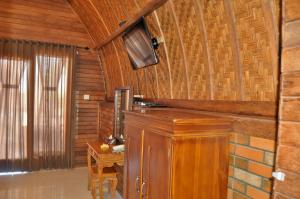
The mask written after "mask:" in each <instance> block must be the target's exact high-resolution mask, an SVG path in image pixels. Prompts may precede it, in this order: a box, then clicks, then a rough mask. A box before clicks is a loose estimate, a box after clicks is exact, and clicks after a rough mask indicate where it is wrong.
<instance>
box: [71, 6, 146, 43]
mask: <svg viewBox="0 0 300 199" xmlns="http://www.w3.org/2000/svg"><path fill="white" fill-rule="evenodd" d="M68 2H69V3H70V5H71V6H72V8H73V10H74V11H75V12H76V13H77V14H78V16H79V18H80V19H81V21H82V23H83V24H84V25H85V26H86V28H87V30H88V32H89V33H90V36H91V38H92V40H93V42H94V44H95V45H96V44H98V43H100V42H101V41H102V40H103V39H104V38H106V37H108V36H109V34H111V33H112V32H114V31H115V30H116V29H117V28H118V27H119V23H120V22H122V21H125V20H127V19H128V18H129V17H130V16H132V15H133V14H134V13H136V12H137V11H138V9H139V6H143V5H144V4H145V3H146V2H143V1H141V0H140V1H139V2H138V1H136V0H101V1H100V0H68Z"/></svg>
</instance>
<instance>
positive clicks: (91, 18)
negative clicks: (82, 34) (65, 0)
mask: <svg viewBox="0 0 300 199" xmlns="http://www.w3.org/2000/svg"><path fill="white" fill-rule="evenodd" d="M69 3H70V5H71V6H72V7H73V9H74V10H75V11H76V13H77V14H78V15H79V16H80V18H81V21H82V22H83V23H84V25H85V26H86V28H87V30H88V31H89V33H90V35H91V36H92V37H93V39H94V40H95V41H96V42H100V41H101V39H103V38H104V37H106V36H107V35H108V33H107V32H106V31H105V29H104V24H103V22H102V21H101V19H100V18H99V17H98V15H97V13H96V10H95V9H94V7H93V5H92V4H91V3H90V2H89V1H81V0H69Z"/></svg>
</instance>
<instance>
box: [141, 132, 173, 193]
mask: <svg viewBox="0 0 300 199" xmlns="http://www.w3.org/2000/svg"><path fill="white" fill-rule="evenodd" d="M170 141H171V140H170V138H168V137H165V136H162V135H160V134H156V133H153V132H147V131H146V132H145V139H144V150H143V151H144V157H143V182H142V186H141V194H142V198H143V199H146V198H149V199H167V198H169V177H170V168H171V167H170V157H171V142H170Z"/></svg>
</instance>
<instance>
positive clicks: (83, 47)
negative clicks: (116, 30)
mask: <svg viewBox="0 0 300 199" xmlns="http://www.w3.org/2000/svg"><path fill="white" fill-rule="evenodd" d="M0 40H7V41H13V42H17V41H23V42H32V43H44V44H54V45H65V46H74V47H76V48H79V49H84V50H91V48H90V47H88V46H77V45H71V44H62V43H51V42H46V41H35V40H26V39H12V38H1V37H0Z"/></svg>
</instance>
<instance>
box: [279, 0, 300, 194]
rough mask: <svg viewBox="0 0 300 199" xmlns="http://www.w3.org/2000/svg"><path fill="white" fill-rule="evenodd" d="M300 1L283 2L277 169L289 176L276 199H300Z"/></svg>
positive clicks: (280, 187)
mask: <svg viewBox="0 0 300 199" xmlns="http://www.w3.org/2000/svg"><path fill="white" fill-rule="evenodd" d="M299 10H300V1H299V0H284V1H283V19H282V22H283V24H282V45H283V49H282V65H281V71H282V75H281V76H282V78H281V79H282V82H281V92H280V116H279V117H280V121H279V135H278V138H279V139H278V148H277V158H276V170H277V171H282V172H284V173H285V174H286V179H285V181H283V182H281V181H277V180H276V181H275V185H274V190H275V193H274V195H275V198H276V199H292V198H293V199H299V198H300V188H299V184H300V87H299V85H300V58H299V57H300V37H299V35H300V12H299Z"/></svg>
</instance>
